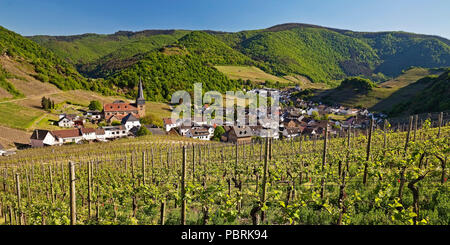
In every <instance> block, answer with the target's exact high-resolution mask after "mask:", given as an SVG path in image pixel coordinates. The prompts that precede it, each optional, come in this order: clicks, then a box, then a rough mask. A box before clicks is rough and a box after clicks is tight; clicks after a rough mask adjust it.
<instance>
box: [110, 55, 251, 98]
mask: <svg viewBox="0 0 450 245" xmlns="http://www.w3.org/2000/svg"><path fill="white" fill-rule="evenodd" d="M139 76H142V80H143V82H144V87H145V93H146V98H147V99H148V100H152V101H170V99H171V96H172V94H173V93H174V92H175V91H178V90H187V91H193V84H194V83H202V84H203V89H204V90H205V91H211V90H215V91H220V92H225V91H229V90H238V89H241V88H242V86H243V85H242V84H240V83H239V82H237V81H232V80H230V79H228V78H227V77H226V76H225V75H224V74H222V73H220V72H219V71H218V70H216V69H215V68H214V67H211V66H208V65H205V61H204V60H203V59H202V58H201V57H199V56H197V55H195V54H186V55H166V54H163V53H161V52H158V51H154V52H150V53H148V54H146V55H145V57H144V58H143V59H142V60H141V61H139V62H138V63H137V64H135V65H133V66H131V67H129V68H127V69H124V70H122V71H120V72H118V73H116V74H114V75H113V76H111V77H108V79H107V80H108V81H109V82H110V83H112V84H113V85H115V86H117V87H121V88H125V89H126V90H127V91H128V95H129V96H130V97H135V95H136V93H137V92H136V89H135V88H136V86H137V82H138V81H139Z"/></svg>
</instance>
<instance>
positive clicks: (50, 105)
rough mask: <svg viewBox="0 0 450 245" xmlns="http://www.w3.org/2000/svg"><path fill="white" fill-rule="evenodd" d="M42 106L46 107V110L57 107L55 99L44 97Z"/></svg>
mask: <svg viewBox="0 0 450 245" xmlns="http://www.w3.org/2000/svg"><path fill="white" fill-rule="evenodd" d="M41 106H42V109H44V110H51V109H55V101H53V100H52V99H50V98H46V97H42V99H41Z"/></svg>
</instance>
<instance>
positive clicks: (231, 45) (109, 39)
mask: <svg viewBox="0 0 450 245" xmlns="http://www.w3.org/2000/svg"><path fill="white" fill-rule="evenodd" d="M30 38H31V39H32V40H34V41H36V42H38V43H39V44H41V45H43V46H45V47H47V48H49V49H51V50H52V51H54V52H55V54H57V55H58V56H59V57H60V58H62V59H65V60H66V61H68V62H70V63H71V64H73V65H75V66H76V67H77V69H78V71H79V72H81V73H82V74H84V75H85V76H87V77H93V78H106V79H107V80H109V78H110V77H115V76H117V74H115V73H119V72H121V71H122V70H124V69H129V67H131V66H133V65H135V64H137V63H138V62H140V61H141V60H143V59H145V58H146V57H147V53H149V52H155V51H158V50H162V49H166V48H171V47H174V46H175V47H179V48H181V49H182V50H184V51H186V52H187V53H189V54H190V55H192V56H193V57H196V59H199V60H201V62H202V63H203V64H205V65H208V66H214V65H232V66H254V67H256V68H259V69H260V70H262V71H263V72H265V73H268V74H270V75H274V76H278V77H285V78H286V77H297V76H301V77H304V78H306V79H307V80H309V81H312V82H314V83H327V84H330V85H333V86H334V85H335V84H336V82H337V81H339V80H342V79H344V78H346V77H349V76H362V77H365V78H369V79H371V80H373V81H386V80H388V79H389V78H390V77H391V78H392V77H396V76H398V75H401V73H402V71H403V70H406V69H408V68H409V67H411V66H417V67H425V68H438V67H447V66H450V46H449V45H450V41H449V40H447V39H445V38H441V37H437V36H429V35H420V34H412V33H404V32H379V33H365V32H353V31H349V30H340V29H334V28H327V27H321V26H315V25H307V24H296V23H290V24H282V25H277V26H273V27H270V28H267V29H260V30H250V31H241V32H235V33H229V32H216V31H204V32H201V31H189V30H146V31H140V32H126V31H121V32H117V33H114V34H111V35H98V34H85V35H77V36H66V37H51V36H34V37H30ZM184 51H183V52H184ZM173 65H175V66H180V67H177V68H169V69H171V70H180V69H182V66H184V65H185V64H173ZM122 78H124V79H126V78H125V77H122ZM130 82H132V81H125V83H130ZM156 97H160V96H156ZM163 97H164V96H163Z"/></svg>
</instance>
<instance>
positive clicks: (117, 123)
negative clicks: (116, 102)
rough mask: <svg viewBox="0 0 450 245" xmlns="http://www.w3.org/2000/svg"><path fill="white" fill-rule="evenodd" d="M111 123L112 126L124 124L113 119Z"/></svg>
mask: <svg viewBox="0 0 450 245" xmlns="http://www.w3.org/2000/svg"><path fill="white" fill-rule="evenodd" d="M111 125H112V126H120V125H122V123H121V122H119V121H112V123H111Z"/></svg>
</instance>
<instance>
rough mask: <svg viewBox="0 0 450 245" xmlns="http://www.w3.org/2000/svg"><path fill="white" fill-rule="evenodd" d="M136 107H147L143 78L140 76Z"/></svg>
mask: <svg viewBox="0 0 450 245" xmlns="http://www.w3.org/2000/svg"><path fill="white" fill-rule="evenodd" d="M136 105H145V98H144V89H143V88H142V79H141V76H139V89H138V97H137V98H136Z"/></svg>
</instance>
